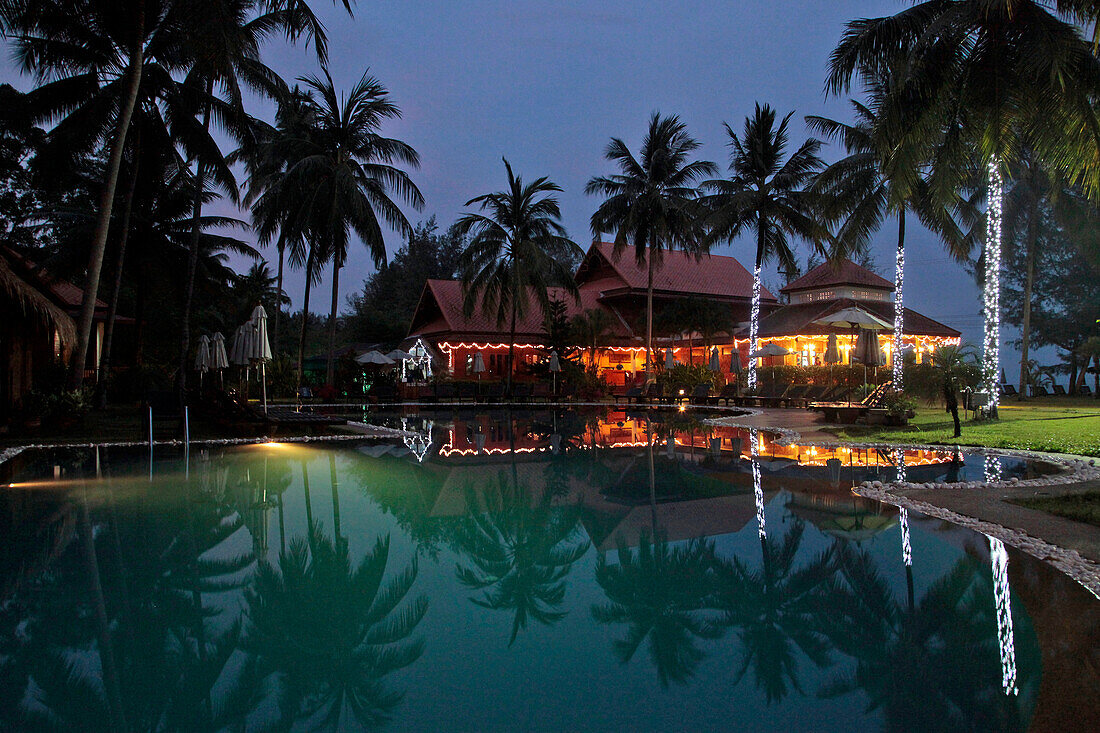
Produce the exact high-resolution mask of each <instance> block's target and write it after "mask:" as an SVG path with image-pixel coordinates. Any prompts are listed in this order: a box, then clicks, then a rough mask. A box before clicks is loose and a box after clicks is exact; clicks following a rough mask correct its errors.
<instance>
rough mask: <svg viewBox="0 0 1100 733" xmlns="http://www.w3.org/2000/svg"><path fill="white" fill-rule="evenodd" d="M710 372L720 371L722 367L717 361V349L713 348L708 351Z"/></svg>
mask: <svg viewBox="0 0 1100 733" xmlns="http://www.w3.org/2000/svg"><path fill="white" fill-rule="evenodd" d="M710 370H711V371H712V372H720V371H722V365H721V364H720V363H719V361H718V347H717V346H715V347H714V348H713V349H711V350H710Z"/></svg>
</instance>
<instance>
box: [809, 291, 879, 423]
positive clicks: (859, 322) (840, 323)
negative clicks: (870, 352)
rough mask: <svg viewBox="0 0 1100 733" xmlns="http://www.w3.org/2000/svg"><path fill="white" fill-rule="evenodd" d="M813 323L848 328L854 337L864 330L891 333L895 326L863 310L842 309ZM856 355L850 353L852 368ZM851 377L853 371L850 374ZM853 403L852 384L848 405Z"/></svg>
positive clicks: (849, 387) (853, 350) (852, 352)
mask: <svg viewBox="0 0 1100 733" xmlns="http://www.w3.org/2000/svg"><path fill="white" fill-rule="evenodd" d="M813 323H819V324H821V325H823V326H832V327H833V328H848V329H851V330H852V336H853V338H854V337H855V331H856V329H859V328H862V329H865V330H867V331H889V330H891V329H893V327H894V326H893V324H890V323H887V322H886V321H884V320H882V319H881V318H879V317H878V316H875V315H872V314H870V313H868V312H867V311H865V310H863V309H862V308H855V307H852V308H842V309H841V310H838V311H837V312H836V313H830V314H829V315H827V316H822V317H821V318H818V319H817V320H816V321H813ZM853 346H854V344H853ZM854 354H855V349H854V348H853V349H852V351H850V352H849V353H848V364H849V366H851V363H852V356H853V355H854ZM848 375H849V377H850V376H851V371H850V370H849V373H848ZM851 403H852V388H851V384H849V385H848V404H849V405H850V404H851Z"/></svg>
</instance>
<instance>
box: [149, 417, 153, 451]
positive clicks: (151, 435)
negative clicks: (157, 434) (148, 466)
mask: <svg viewBox="0 0 1100 733" xmlns="http://www.w3.org/2000/svg"><path fill="white" fill-rule="evenodd" d="M152 455H153V406H152V405H149V456H150V457H152Z"/></svg>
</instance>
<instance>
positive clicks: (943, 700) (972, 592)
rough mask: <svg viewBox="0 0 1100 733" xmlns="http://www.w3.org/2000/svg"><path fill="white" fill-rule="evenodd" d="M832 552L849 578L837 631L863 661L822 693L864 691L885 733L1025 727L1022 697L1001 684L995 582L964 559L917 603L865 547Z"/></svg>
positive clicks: (836, 607)
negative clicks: (902, 594) (898, 589)
mask: <svg viewBox="0 0 1100 733" xmlns="http://www.w3.org/2000/svg"><path fill="white" fill-rule="evenodd" d="M834 552H835V556H836V568H837V571H838V573H839V575H840V579H841V580H842V581H843V585H842V587H839V588H837V590H836V591H835V594H834V603H833V611H834V612H833V613H832V614H831V617H832V618H833V619H834V623H833V625H832V626H831V628H830V630H829V638H830V640H831V641H832V643H833V644H834V645H835V647H836V649H837V650H838V651H840V652H841V653H843V654H845V655H847V656H849V657H851V658H853V659H854V660H855V662H856V666H855V668H854V670H852V671H851V672H850V673H846V674H842V675H838V676H836V677H834V678H833V679H832V680H831V681H830V682H829V683H828V684H826V685H825V686H824V687H823V688H822V690H821V692H820V693H819V694H821V695H822V696H825V697H835V696H840V695H845V694H848V693H851V692H854V691H857V690H862V691H863V693H864V694H865V695H866V696H867V698H868V710H869V711H873V710H881V711H882V714H883V716H884V718H885V725H884V728H885V729H887V730H944V731H948V730H952V731H953V730H991V731H992V730H1022V729H1025V728H1026V727H1027V725H1026V715H1024V714H1023V706H1022V705H1020V704H1019V703H1018V702H1017V701H1018V700H1019V698H1016V697H1015V696H1012V697H1006V696H1005V695H1004V694H1003V693H1002V692H1001V690H1000V689H999V688H1000V682H1001V680H1000V675H999V674H998V673H997V671H998V670H999V669H1000V666H999V664H998V646H997V636H996V633H995V632H996V629H997V625H996V623H995V619H994V618H993V615H992V612H993V610H994V608H993V603H992V602H991V599H992V597H993V588H992V587H991V584H990V583H989V577H988V573H987V572H984V571H983V570H982V569H981V567H980V566H979V565H978V563H976V562H974V561H973V560H972V559H971V558H969V557H964V558H962V559H961V560H960V561H959V562H958V563H957V564H956V565H955V566H954V567H953V568H952V569H951V570H950V571H948V572H947V573H946V574H945V575H943V577H941V578H940V579H939V580H937V581H936V582H935V583H933V584H932V585H931V587H929V588H928V590H926V591H925V592H924V594H923V596H922V597H921V599H920V601H919V602H914V600H913V598H912V596H910V597H909V598H908V599H907V601H901V600H899V599H898V598H897V597H896V596H895V593H894V591H893V590H892V589H891V588H890V585H889V583H888V582H887V581H886V579H884V578H883V577H882V576H881V575H880V574H879V572H878V569H877V568H876V566H875V561H874V560H873V558H872V557H871V555H870V554H869V553H868V552H866V551H865V550H859V549H855V548H852V547H851V546H849V545H848V544H846V543H840V542H838V543H837V544H836V545H835V546H834ZM1033 653H1034V655H1035V656H1036V657H1037V656H1038V650H1033Z"/></svg>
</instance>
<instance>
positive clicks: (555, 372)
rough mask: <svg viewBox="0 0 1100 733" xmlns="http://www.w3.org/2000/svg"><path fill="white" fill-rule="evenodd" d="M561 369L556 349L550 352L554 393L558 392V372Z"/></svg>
mask: <svg viewBox="0 0 1100 733" xmlns="http://www.w3.org/2000/svg"><path fill="white" fill-rule="evenodd" d="M560 371H561V361H560V360H559V359H558V352H557V349H554V350H552V351H551V352H550V372H551V373H552V374H553V375H554V394H557V393H558V372H560Z"/></svg>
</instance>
